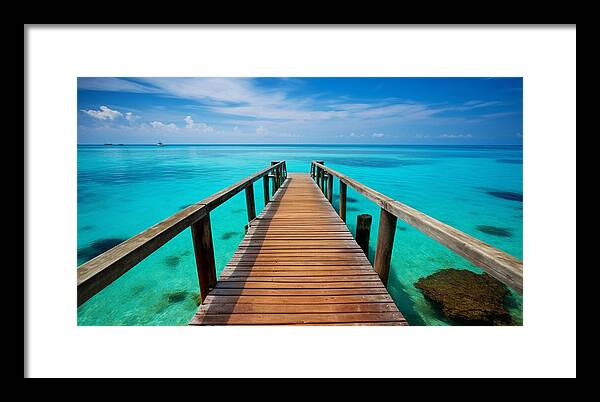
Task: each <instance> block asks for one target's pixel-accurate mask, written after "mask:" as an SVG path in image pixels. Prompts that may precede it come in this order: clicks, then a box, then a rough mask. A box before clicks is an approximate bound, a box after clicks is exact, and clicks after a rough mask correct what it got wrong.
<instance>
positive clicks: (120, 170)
mask: <svg viewBox="0 0 600 402" xmlns="http://www.w3.org/2000/svg"><path fill="white" fill-rule="evenodd" d="M315 159H318V160H324V161H325V164H326V165H328V166H331V167H332V168H334V169H336V170H338V171H340V172H342V173H344V174H346V175H349V176H351V177H353V178H354V179H356V180H358V181H360V182H362V183H364V184H366V185H368V186H369V187H371V188H373V189H375V190H377V191H380V192H382V193H384V194H386V195H388V196H390V197H392V198H394V199H396V200H398V201H400V202H403V203H405V204H408V205H410V206H411V207H414V208H417V209H419V210H420V211H422V212H424V213H426V214H428V215H430V216H432V217H434V218H436V219H438V220H441V221H442V222H444V223H447V224H449V225H451V226H454V227H456V228H457V229H460V230H462V231H464V232H466V233H468V234H470V235H472V236H475V237H477V238H479V239H481V240H483V241H485V242H487V243H489V244H491V245H493V246H495V247H498V248H500V249H501V250H504V251H506V252H507V253H509V254H512V255H513V256H515V257H517V258H520V259H522V258H523V199H522V194H523V149H522V147H521V146H391V145H388V146H369V145H360V146H359V145H337V146H336V145H167V146H163V147H157V146H155V145H124V146H118V145H112V146H104V145H79V146H78V148H77V198H78V199H77V248H78V249H77V265H80V264H82V263H83V262H85V261H87V260H89V259H91V258H93V257H94V256H96V255H98V254H100V253H101V252H103V251H105V250H106V249H108V248H110V247H112V246H114V245H116V244H118V243H119V242H121V241H123V240H125V239H127V238H129V237H131V236H134V235H136V234H137V233H139V232H141V231H142V230H144V229H146V228H148V227H150V226H152V225H154V224H156V223H158V222H159V221H161V220H163V219H165V218H167V217H168V216H169V215H172V214H173V213H175V212H177V211H178V210H180V209H182V208H184V207H186V206H187V205H189V204H192V203H195V202H197V201H199V200H201V199H202V198H204V197H207V196H209V195H211V194H212V193H214V192H216V191H218V190H220V189H222V188H224V187H227V186H228V185H230V184H233V183H235V182H236V181H238V180H240V179H242V178H244V177H247V176H249V175H250V174H252V173H254V172H257V171H259V170H261V169H263V168H264V167H266V166H268V165H269V164H270V162H271V161H273V160H286V161H287V168H288V172H305V173H308V172H309V170H310V162H311V160H315ZM254 186H255V188H254V193H255V196H256V201H255V202H256V207H257V213H258V212H259V211H260V210H261V209H262V207H263V206H264V201H263V195H262V182H261V181H259V182H256V183H255V184H254ZM338 186H339V183H338V181H337V180H335V185H334V205H335V207H336V208H337V205H338V204H337V202H338V194H339V191H338ZM361 213H369V214H371V215H372V216H373V226H372V234H371V242H370V253H369V259H371V261H372V257H373V255H374V249H375V244H376V241H377V239H376V238H377V226H378V221H379V208H378V207H377V206H376V205H375V204H374V203H372V202H371V201H369V200H367V199H366V198H365V197H363V196H362V195H360V194H358V193H357V192H355V191H354V190H352V189H351V188H350V187H348V217H347V221H348V226H349V228H350V231H351V232H352V233H354V232H355V224H356V215H358V214H361ZM211 221H212V231H213V242H214V247H215V258H216V264H217V275H219V274H220V272H221V270H222V269H223V267H224V266H225V264H226V263H227V261H228V260H229V258H230V257H231V255H232V254H233V252H234V251H235V249H236V248H237V245H238V243H239V242H240V240H241V239H242V237H243V236H244V225H245V224H246V223H247V215H246V206H245V196H244V193H243V192H241V193H239V194H238V195H236V196H235V197H234V198H232V199H231V200H229V201H228V202H226V203H225V204H223V205H222V206H220V207H218V208H217V209H216V210H215V211H213V212H212V213H211ZM396 230H397V232H396V237H395V242H394V251H393V256H392V268H391V272H390V279H389V283H388V289H389V291H390V294H391V295H392V297H393V298H394V300H395V302H396V304H397V305H398V308H399V309H400V311H401V312H402V313H403V314H404V315H405V317H406V318H407V320H408V321H409V323H410V324H411V325H448V323H447V322H446V321H445V320H444V318H443V317H441V316H440V314H439V313H438V312H437V311H436V309H435V308H434V307H433V306H432V305H430V304H429V303H428V302H427V301H426V300H425V299H424V298H423V296H422V295H421V293H420V292H419V291H418V290H417V289H416V288H415V287H414V286H413V284H414V282H416V281H417V280H418V279H419V278H421V277H423V276H427V275H429V274H431V273H433V272H435V271H436V270H438V269H442V268H464V269H470V270H473V271H475V272H481V270H479V269H478V268H476V267H474V266H472V265H471V264H470V263H469V262H468V261H466V260H465V259H463V258H462V257H460V256H458V255H456V254H454V253H453V252H452V251H450V250H448V249H446V248H445V247H443V246H441V245H439V244H438V243H436V242H435V241H434V240H432V239H430V238H428V237H427V236H425V235H423V234H422V233H420V232H419V231H417V230H416V229H414V228H412V227H410V226H409V225H408V224H406V223H404V222H402V221H400V220H399V221H398V225H397V229H396ZM197 294H198V279H197V274H196V268H195V261H194V255H193V248H192V242H191V234H190V229H189V228H188V229H186V230H185V231H183V232H182V233H181V234H179V235H178V236H176V237H175V238H173V239H172V240H171V241H170V242H168V243H167V244H166V245H165V246H163V247H162V248H161V249H159V250H157V251H156V252H155V253H154V254H152V255H151V256H149V257H148V258H147V259H145V260H144V261H142V262H141V263H139V264H138V265H137V266H135V267H134V268H132V269H131V270H130V271H129V272H127V273H126V274H125V275H123V276H122V277H121V278H119V279H118V280H117V281H115V282H114V283H113V284H111V285H110V286H108V287H107V288H106V289H104V290H103V291H101V292H100V293H98V294H97V295H96V296H94V297H93V298H91V299H90V300H89V301H87V302H86V303H84V304H83V305H82V306H80V307H79V308H78V309H77V322H78V324H79V325H184V324H186V323H187V322H188V321H189V319H190V318H191V317H192V315H193V314H194V312H195V311H196V310H197V308H198V307H197V305H196V296H197ZM522 304H523V303H522V297H521V296H520V295H517V294H513V295H512V296H511V297H509V300H508V305H509V309H510V311H511V314H512V315H513V318H514V321H515V323H516V324H522V320H523V318H522V317H523V313H522Z"/></svg>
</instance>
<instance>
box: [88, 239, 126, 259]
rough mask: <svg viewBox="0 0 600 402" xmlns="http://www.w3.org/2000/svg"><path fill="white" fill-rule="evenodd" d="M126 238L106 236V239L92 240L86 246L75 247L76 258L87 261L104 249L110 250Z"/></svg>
mask: <svg viewBox="0 0 600 402" xmlns="http://www.w3.org/2000/svg"><path fill="white" fill-rule="evenodd" d="M125 240H126V239H120V238H108V239H100V240H96V241H94V242H92V243H91V244H90V245H89V246H87V247H82V248H79V249H77V259H78V260H79V261H81V262H82V263H83V262H85V261H89V260H91V259H92V258H94V257H97V256H99V255H100V254H102V253H104V252H105V251H108V250H110V249H111V248H113V247H114V246H116V245H118V244H121V243H123V242H124V241H125Z"/></svg>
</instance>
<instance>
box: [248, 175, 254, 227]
mask: <svg viewBox="0 0 600 402" xmlns="http://www.w3.org/2000/svg"><path fill="white" fill-rule="evenodd" d="M246 209H247V210H248V222H250V221H251V220H252V219H254V218H256V208H255V206H254V185H253V184H252V183H250V185H249V186H248V187H246Z"/></svg>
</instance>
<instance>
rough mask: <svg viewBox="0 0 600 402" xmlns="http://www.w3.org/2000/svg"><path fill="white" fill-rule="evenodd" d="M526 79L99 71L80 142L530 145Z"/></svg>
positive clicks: (82, 101)
mask: <svg viewBox="0 0 600 402" xmlns="http://www.w3.org/2000/svg"><path fill="white" fill-rule="evenodd" d="M522 99H523V84H522V79H521V78H146V77H145V78H92V77H85V78H84V77H80V78H78V81H77V109H78V110H77V116H78V119H77V122H78V123H77V124H78V125H77V126H78V130H77V138H78V142H79V143H80V144H103V143H125V144H148V143H156V142H159V141H161V142H163V143H166V144H184V143H236V144H240V143H252V144H261V143H263V144H264V143H267V144H276V143H303V144H308V143H310V144H317V143H326V144H448V145H469V144H472V145H481V144H485V145H491V144H522V130H523V128H522V127H523V103H522Z"/></svg>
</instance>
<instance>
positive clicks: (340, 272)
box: [190, 173, 407, 325]
mask: <svg viewBox="0 0 600 402" xmlns="http://www.w3.org/2000/svg"><path fill="white" fill-rule="evenodd" d="M190 324H192V325H207V324H208V325H215V324H234V325H240V324H322V325H323V324H326V325H353V324H354V325H361V324H363V325H369V324H371V325H407V323H406V320H405V319H404V317H403V316H402V314H401V313H400V312H399V311H398V308H397V307H396V305H395V304H394V302H393V300H392V299H391V297H390V295H389V294H388V292H387V290H386V288H385V286H384V285H383V283H382V282H381V280H380V279H379V276H378V275H377V273H376V272H375V271H374V270H373V267H372V266H371V264H370V263H369V260H368V259H367V258H366V256H365V254H364V253H363V251H362V249H361V248H360V247H359V245H358V244H357V243H356V241H355V240H354V238H353V237H352V234H351V233H350V231H349V230H348V228H347V227H346V224H345V223H344V221H342V219H340V217H339V216H338V214H337V213H336V211H335V210H334V209H333V207H332V206H331V204H330V203H329V201H328V200H327V198H325V196H324V195H323V193H322V192H321V190H320V189H319V187H318V186H317V184H316V183H315V182H314V181H313V180H312V179H311V177H310V176H309V174H307V173H305V174H301V173H290V174H289V176H288V178H287V179H286V180H285V182H284V183H283V184H282V186H281V187H280V188H279V190H278V191H277V192H276V193H275V196H274V197H273V200H272V201H271V202H269V203H268V204H267V206H266V207H265V208H264V209H263V211H262V213H261V214H260V215H259V216H258V217H257V218H256V219H254V220H253V221H252V222H250V224H249V228H248V232H247V234H246V236H245V237H244V239H243V240H242V242H241V243H240V245H239V248H238V249H237V251H236V252H235V254H234V255H233V257H232V258H231V260H230V261H229V263H228V264H227V266H226V267H225V269H224V270H223V272H222V273H221V276H220V278H219V280H218V282H217V284H216V287H215V288H214V289H213V290H211V291H210V292H209V293H208V296H207V297H206V299H205V300H204V303H203V304H202V305H201V306H200V308H199V310H198V312H197V313H196V315H195V316H194V317H193V319H192V320H191V322H190Z"/></svg>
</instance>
